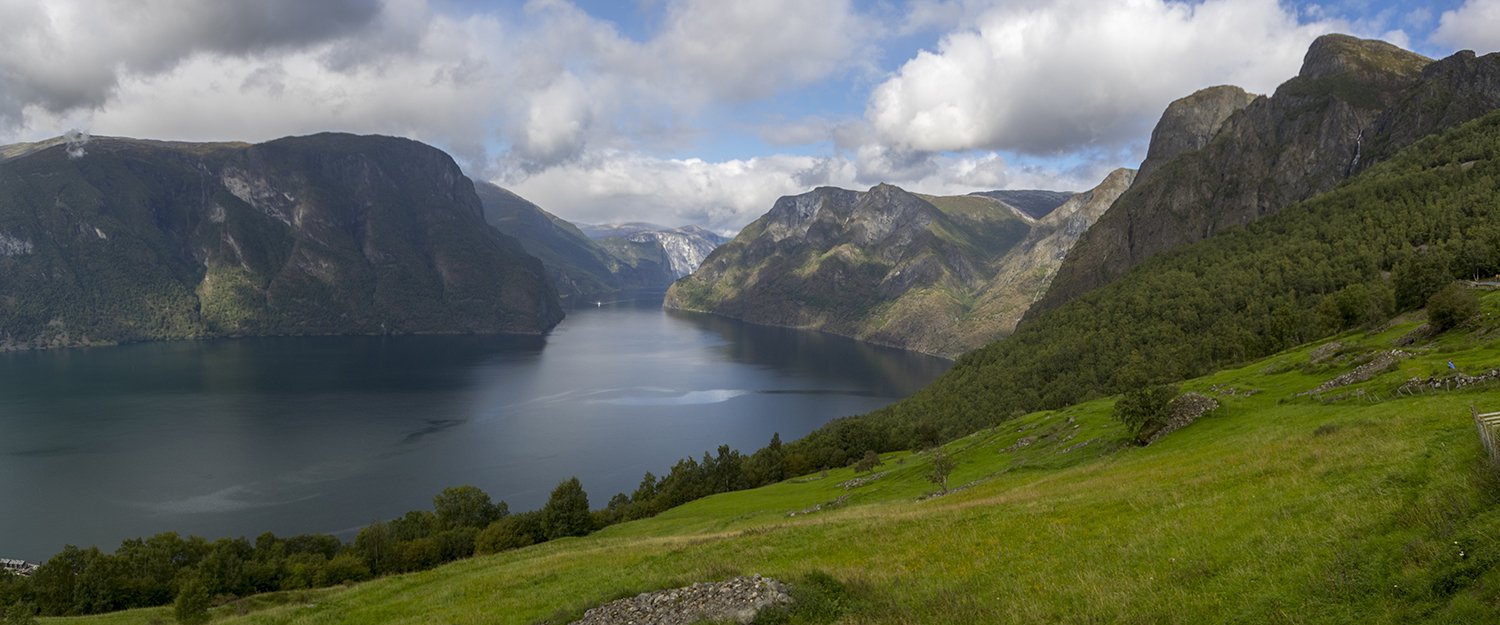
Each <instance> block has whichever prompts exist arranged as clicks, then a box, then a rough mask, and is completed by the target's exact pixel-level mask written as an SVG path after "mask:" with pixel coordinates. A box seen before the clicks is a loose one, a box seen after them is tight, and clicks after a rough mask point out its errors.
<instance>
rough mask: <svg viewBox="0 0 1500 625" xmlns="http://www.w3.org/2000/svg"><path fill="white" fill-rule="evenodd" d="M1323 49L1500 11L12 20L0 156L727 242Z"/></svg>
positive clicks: (557, 11) (532, 9)
mask: <svg viewBox="0 0 1500 625" xmlns="http://www.w3.org/2000/svg"><path fill="white" fill-rule="evenodd" d="M1327 32H1346V33H1351V34H1356V35H1360V36H1365V37H1377V38H1382V39H1385V40H1387V41H1391V42H1392V43H1396V44H1398V45H1402V46H1404V47H1407V48H1410V49H1413V50H1416V51H1418V52H1421V53H1423V54H1426V55H1428V56H1432V57H1441V56H1446V55H1448V54H1451V53H1452V52H1453V51H1455V50H1459V49H1465V48H1468V49H1473V50H1476V51H1478V52H1480V53H1486V52H1492V51H1496V50H1500V0H1435V1H1433V2H1427V3H1414V2H1400V1H1396V0H1333V1H1331V2H1325V3H1310V2H1309V3H1293V2H1279V3H1278V2H1277V1H1276V0H1202V1H1195V2H1177V1H1171V0H912V1H910V2H898V1H895V0H572V1H570V0H531V1H529V2H526V1H522V0H515V1H497V2H478V1H471V0H320V1H318V2H308V1H305V0H254V1H251V0H245V1H229V0H226V1H222V2H221V1H210V0H204V1H201V2H189V1H186V0H47V1H45V2H43V1H42V0H0V41H3V42H5V44H4V54H3V55H0V143H9V142H12V141H26V140H35V139H41V138H46V137H51V136H55V135H58V134H61V133H62V132H64V131H66V130H69V129H72V128H78V129H84V130H87V131H90V132H92V133H94V134H103V135H117V136H134V137H147V138H159V139H178V140H227V139H235V140H251V141H259V140H266V139H272V138H276V137H280V136H285V135H292V134H306V133H311V132H317V131H323V130H340V131H348V132H357V133H381V134H393V135H402V136H408V137H412V138H415V139H419V140H422V141H426V142H429V143H432V144H434V145H437V146H439V147H441V148H443V149H445V150H447V151H449V152H450V153H451V154H453V155H454V157H455V158H457V159H458V160H459V162H460V163H461V164H462V165H463V166H464V167H465V168H466V169H467V170H468V171H469V172H470V174H471V175H473V176H474V177H476V178H485V179H489V180H492V181H494V182H497V183H499V184H501V185H502V186H505V187H508V188H511V189H512V190H515V191H516V192H518V193H520V194H521V195H523V196H525V197H527V198H529V199H531V200H533V201H535V202H537V203H539V204H541V205H542V206H543V207H545V208H547V209H548V210H551V211H552V212H554V213H557V214H559V215H561V216H563V217H565V218H568V219H572V220H575V221H583V222H605V221H625V220H646V221H655V222H659V223H665V224H671V225H676V224H686V223H697V224H701V225H705V226H709V227H712V228H715V229H719V230H726V231H732V230H736V229H738V228H739V227H741V226H743V225H744V224H745V223H748V222H749V221H751V220H753V219H754V218H755V217H757V216H759V215H760V214H761V213H762V212H764V211H765V210H766V209H768V208H769V207H770V205H771V203H772V202H773V201H774V200H775V198H776V197H778V196H781V195H785V194H790V193H800V192H802V191H805V190H807V189H809V188H811V187H813V186H818V185H825V184H831V185H838V186H844V187H850V188H865V187H868V186H870V185H873V184H875V183H877V182H882V181H885V182H892V183H895V184H899V185H901V186H903V187H906V188H908V189H912V190H916V191H921V192H927V193H958V192H968V191H973V190H979V189H997V188H1050V189H1063V190H1082V189H1085V188H1088V187H1091V186H1093V185H1094V184H1095V183H1097V182H1098V181H1099V180H1100V179H1102V178H1103V176H1104V174H1105V173H1106V172H1108V171H1109V170H1110V169H1113V168H1115V167H1119V166H1131V167H1133V166H1135V165H1137V164H1139V162H1140V159H1141V157H1142V155H1143V154H1144V150H1145V145H1144V144H1145V141H1146V140H1147V139H1148V138H1149V134H1150V130H1151V125H1152V124H1153V123H1154V122H1155V119H1156V117H1157V116H1158V115H1159V114H1160V112H1161V110H1162V108H1163V107H1165V106H1166V104H1167V103H1168V102H1170V101H1171V100H1173V99H1175V98H1177V97H1180V96H1182V95H1186V94H1188V93H1190V92H1192V91H1194V90H1196V89H1198V88H1201V87H1206V86H1210V85H1215V84H1223V83H1230V84H1236V85H1240V86H1242V87H1245V88H1247V89H1249V90H1251V91H1254V92H1257V93H1269V92H1270V91H1271V90H1273V89H1274V88H1275V86H1276V85H1277V84H1278V83H1280V82H1281V81H1283V80H1285V79H1286V78H1289V77H1291V76H1292V75H1293V74H1295V73H1296V71H1297V68H1298V66H1299V65H1300V62H1301V59H1302V55H1303V53H1304V52H1305V51H1306V48H1307V45H1308V43H1309V42H1311V41H1312V39H1313V38H1314V37H1317V36H1318V35H1320V34H1323V33H1327Z"/></svg>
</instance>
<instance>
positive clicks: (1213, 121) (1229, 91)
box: [1139, 85, 1258, 178]
mask: <svg viewBox="0 0 1500 625" xmlns="http://www.w3.org/2000/svg"><path fill="white" fill-rule="evenodd" d="M1256 97H1258V96H1256V95H1255V94H1253V93H1250V92H1247V91H1245V90H1244V89H1241V88H1239V87H1236V86H1233V85H1219V86H1216V87H1208V88H1205V89H1199V90H1198V91H1196V92H1194V93H1193V94H1192V95H1188V96H1186V97H1183V98H1179V99H1177V100H1174V101H1173V102H1172V103H1171V104H1168V105H1167V110H1166V111H1165V112H1163V113H1162V115H1161V120H1160V121H1157V122H1156V128H1154V129H1152V131H1151V144H1150V146H1149V147H1148V148H1147V149H1146V160H1145V161H1144V162H1142V163H1141V169H1140V174H1139V175H1140V177H1141V178H1145V177H1146V176H1147V175H1149V174H1150V173H1151V172H1152V171H1153V170H1155V169H1156V168H1157V167H1159V166H1161V165H1162V164H1163V163H1166V162H1167V161H1170V160H1172V159H1173V158H1176V157H1177V155H1179V154H1182V153H1184V152H1191V151H1193V150H1200V149H1203V146H1205V145H1208V141H1209V139H1212V138H1213V137H1214V135H1216V134H1218V132H1219V129H1220V128H1222V127H1223V126H1224V121H1225V120H1227V119H1229V116H1230V115H1233V114H1234V113H1235V112H1236V111H1238V110H1240V109H1242V108H1245V107H1246V106H1249V105H1250V103H1251V102H1253V101H1255V98H1256Z"/></svg>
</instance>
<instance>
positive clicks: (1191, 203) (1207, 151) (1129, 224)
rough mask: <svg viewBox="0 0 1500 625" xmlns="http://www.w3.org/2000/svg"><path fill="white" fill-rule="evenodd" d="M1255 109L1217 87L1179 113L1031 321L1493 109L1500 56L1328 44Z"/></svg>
mask: <svg viewBox="0 0 1500 625" xmlns="http://www.w3.org/2000/svg"><path fill="white" fill-rule="evenodd" d="M1242 101H1243V96H1242V95H1240V94H1237V93H1235V92H1234V91H1232V88H1225V87H1217V88H1213V89H1210V90H1207V91H1206V92H1199V93H1198V94H1194V95H1193V96H1189V97H1188V98H1185V99H1183V100H1179V101H1178V102H1176V103H1173V105H1172V106H1171V107H1169V108H1168V110H1167V112H1166V114H1164V115H1163V117H1162V120H1161V121H1160V122H1159V123H1158V125H1157V129H1156V132H1155V133H1153V141H1152V149H1151V152H1150V155H1149V156H1148V158H1147V160H1146V162H1145V163H1143V164H1142V173H1141V175H1140V176H1138V177H1137V179H1136V181H1135V183H1134V184H1133V185H1132V186H1131V188H1130V190H1128V191H1126V192H1125V194H1124V195H1122V196H1121V197H1120V199H1119V201H1118V202H1117V203H1116V204H1115V206H1114V207H1112V208H1111V209H1110V210H1109V212H1108V213H1107V214H1105V215H1104V216H1103V217H1102V218H1100V219H1099V221H1098V223H1097V224H1095V225H1094V227H1092V228H1090V230H1089V232H1088V233H1087V234H1085V235H1084V237H1083V238H1082V239H1081V240H1079V242H1078V244H1077V245H1076V246H1074V248H1073V250H1072V251H1071V252H1070V253H1069V255H1068V258H1067V259H1066V261H1065V262H1064V263H1063V266H1062V268H1061V269H1060V270H1059V271H1058V274H1057V277H1056V279H1055V280H1053V282H1052V285H1051V287H1050V288H1049V290H1048V292H1047V295H1046V296H1045V297H1044V298H1043V299H1042V300H1041V301H1040V302H1038V303H1037V306H1035V307H1034V308H1033V309H1032V312H1031V313H1030V314H1032V315H1035V314H1039V313H1041V312H1044V311H1046V310H1050V309H1053V308H1056V307H1057V306H1059V305H1061V304H1063V303H1064V302H1067V301H1069V300H1071V299H1073V298H1075V297H1077V296H1078V295H1081V294H1083V293H1085V292H1088V291H1090V290H1092V289H1094V288H1097V287H1099V286H1101V285H1103V284H1105V283H1107V282H1109V281H1111V280H1113V279H1114V278H1116V277H1118V276H1120V275H1122V274H1123V273H1125V272H1126V271H1128V270H1130V269H1131V268H1133V267H1135V266H1136V265H1139V264H1140V263H1141V262H1143V261H1144V260H1146V259H1147V258H1150V257H1152V256H1154V255H1156V254H1158V253H1161V252H1163V251H1166V250H1168V249H1172V248H1174V247H1177V246H1180V245H1185V244H1188V243H1192V242H1195V241H1199V240H1202V239H1204V238H1207V237H1210V236H1213V235H1214V234H1215V233H1217V232H1219V231H1222V230H1223V229H1225V228H1229V227H1233V226H1238V225H1243V224H1246V223H1249V222H1251V221H1254V220H1257V219H1260V218H1261V217H1264V216H1266V215H1269V214H1271V213H1274V212H1276V211H1279V210H1281V209H1282V208H1285V207H1286V206H1289V205H1291V204H1293V203H1296V202H1298V201H1301V200H1304V199H1307V198H1310V197H1312V196H1314V195H1317V194H1319V193H1322V192H1325V191H1328V190H1330V189H1332V188H1333V187H1334V186H1336V185H1338V184H1339V183H1340V182H1341V181H1343V180H1345V179H1347V178H1348V177H1349V176H1352V175H1354V174H1356V173H1358V172H1360V171H1362V170H1364V169H1365V168H1367V167H1369V166H1370V165H1372V164H1374V163H1376V162H1379V161H1381V160H1383V159H1385V158H1388V157H1390V156H1391V155H1393V154H1395V153H1396V151H1398V150H1400V149H1401V148H1403V147H1406V146H1407V145H1410V144H1412V143H1413V142H1415V141H1417V140H1418V139H1421V138H1422V137H1425V136H1428V135H1430V134H1433V133H1436V132H1438V131H1441V130H1443V129H1446V128H1449V127H1451V126H1454V125H1456V124H1459V123H1462V122H1464V121H1468V120H1470V119H1473V118H1475V117H1477V116H1479V115H1481V114H1483V113H1485V112H1487V111H1490V110H1493V109H1494V108H1495V107H1496V106H1497V104H1500V54H1491V55H1487V56H1483V57H1476V56H1475V55H1474V54H1473V53H1472V52H1460V53H1458V54H1455V55H1453V56H1451V57H1449V58H1447V59H1444V60H1441V61H1436V62H1433V61H1431V60H1430V59H1428V58H1426V57H1423V56H1421V55H1418V54H1415V53H1412V52H1408V51H1405V50H1402V49H1400V48H1398V47H1396V46H1393V45H1390V44H1388V43H1384V42H1380V41H1370V40H1361V39H1356V38H1353V37H1348V36H1344V35H1327V36H1324V37H1320V38H1318V39H1317V40H1316V41H1315V42H1314V43H1313V45H1312V46H1311V47H1310V48H1309V50H1308V52H1307V55H1306V57H1305V58H1304V60H1303V64H1302V69H1301V71H1300V72H1299V74H1298V75H1297V76H1296V77H1294V78H1292V79H1291V80H1288V81H1287V82H1285V83H1283V84H1282V85H1281V86H1280V87H1278V88H1277V89H1276V92H1275V93H1274V94H1273V95H1271V96H1269V97H1259V98H1256V99H1254V100H1253V101H1251V102H1249V103H1248V104H1244V105H1243V106H1241V102H1242ZM1235 107H1239V108H1235ZM1229 109H1235V110H1233V111H1232V112H1231V113H1229V114H1228V116H1227V117H1224V118H1223V119H1222V120H1220V121H1218V122H1217V123H1215V122H1214V120H1216V119H1219V118H1220V117H1221V115H1223V113H1224V112H1225V111H1226V110H1229ZM1195 146H1196V147H1195Z"/></svg>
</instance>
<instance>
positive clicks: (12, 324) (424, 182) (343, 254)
mask: <svg viewBox="0 0 1500 625" xmlns="http://www.w3.org/2000/svg"><path fill="white" fill-rule="evenodd" d="M0 156H3V158H4V160H3V162H0V302H4V304H5V305H3V306H0V349H22V348H36V347H60V346H69V345H93V344H101V343H103V344H107V343H116V342H122V341H137V340H147V339H176V338H199V337H210V336H243V335H263V334H351V333H353V334H366V333H421V332H440V333H450V332H486V333H488V332H519V333H533V334H534V333H541V332H545V331H547V330H548V329H550V328H551V327H552V326H553V325H555V324H556V323H557V322H558V321H559V320H561V319H562V309H561V307H560V305H559V302H558V299H557V294H556V292H555V290H554V289H553V288H552V286H551V284H550V283H549V282H548V281H547V280H546V277H545V275H544V274H543V268H542V264H541V263H540V262H538V261H537V260H536V259H535V258H532V257H531V256H529V255H527V254H526V252H525V251H524V250H523V249H522V248H521V246H520V245H519V244H518V243H517V242H516V241H515V240H514V239H511V238H510V237H507V236H505V235H502V234H500V233H499V232H497V231H495V230H493V229H491V228H487V227H485V226H484V221H483V214H482V210H481V207H480V200H479V198H478V197H477V196H476V195H475V192H474V187H473V184H472V183H471V182H470V181H469V179H468V178H467V177H465V176H464V175H463V173H462V172H461V171H460V170H459V168H458V166H457V165H456V164H455V163H454V162H453V160H452V159H451V158H449V157H448V155H447V154H444V153H443V152H442V151H440V150H437V149H435V148H432V147H430V146H426V145H423V144H421V143H417V142H415V141H410V140H406V139H394V138H389V137H376V136H354V135H347V134H334V133H328V134H320V135H313V136H308V137H293V138H287V139H279V140H276V141H270V142H267V143H262V144H256V145H250V144H244V143H168V142H157V141H143V140H135V139H118V138H94V139H92V140H89V141H88V142H87V143H86V144H84V143H82V142H78V143H76V144H68V143H66V142H63V141H61V140H54V141H49V142H42V143H37V144H23V145H17V146H6V147H4V148H0Z"/></svg>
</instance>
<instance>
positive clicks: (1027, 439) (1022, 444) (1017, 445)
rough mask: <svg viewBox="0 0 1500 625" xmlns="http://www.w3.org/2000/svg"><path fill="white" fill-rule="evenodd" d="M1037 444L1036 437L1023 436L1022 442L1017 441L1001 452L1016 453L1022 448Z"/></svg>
mask: <svg viewBox="0 0 1500 625" xmlns="http://www.w3.org/2000/svg"><path fill="white" fill-rule="evenodd" d="M1035 442H1036V437H1035V436H1022V437H1021V439H1020V440H1018V441H1016V442H1015V443H1014V444H1012V445H1011V446H1010V447H1006V448H1005V449H1002V450H1000V451H1015V450H1017V449H1021V448H1023V447H1026V446H1028V445H1030V444H1032V443H1035Z"/></svg>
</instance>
